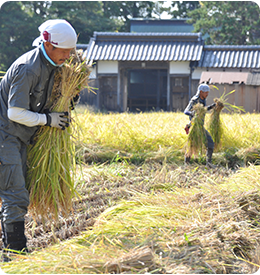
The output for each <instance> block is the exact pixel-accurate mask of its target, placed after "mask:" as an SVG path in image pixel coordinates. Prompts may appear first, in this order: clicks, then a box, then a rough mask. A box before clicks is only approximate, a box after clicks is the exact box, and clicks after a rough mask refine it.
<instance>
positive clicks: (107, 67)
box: [97, 61, 118, 74]
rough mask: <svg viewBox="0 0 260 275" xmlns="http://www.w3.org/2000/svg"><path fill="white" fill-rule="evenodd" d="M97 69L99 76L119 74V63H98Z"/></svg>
mask: <svg viewBox="0 0 260 275" xmlns="http://www.w3.org/2000/svg"><path fill="white" fill-rule="evenodd" d="M97 68H98V73H99V74H117V73H118V61H98V63H97Z"/></svg>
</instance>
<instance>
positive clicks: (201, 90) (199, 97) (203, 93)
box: [184, 84, 216, 168]
mask: <svg viewBox="0 0 260 275" xmlns="http://www.w3.org/2000/svg"><path fill="white" fill-rule="evenodd" d="M209 91H210V88H209V86H208V85H207V84H200V85H199V87H198V90H197V93H196V95H195V96H193V97H192V98H191V100H190V102H189V104H188V106H187V107H186V109H185V110H184V114H185V115H188V116H189V118H190V121H191V120H192V118H193V116H194V115H195V113H194V111H193V106H195V105H196V104H197V103H200V104H202V105H203V106H206V98H207V97H208V94H209ZM215 105H216V103H213V104H211V105H209V106H207V107H206V108H207V110H208V111H209V110H211V109H212V108H214V107H215ZM203 123H204V121H203ZM190 126H191V124H190V123H189V124H187V125H186V127H185V131H186V133H187V134H188V133H189V129H190ZM204 130H205V133H206V137H207V155H206V162H207V166H208V167H210V168H214V167H215V166H214V165H213V164H212V163H211V161H212V154H213V151H214V142H213V139H212V137H211V135H210V133H209V132H208V131H207V130H206V129H204ZM190 159H191V156H190V155H188V154H187V153H186V154H185V163H186V164H189V163H190Z"/></svg>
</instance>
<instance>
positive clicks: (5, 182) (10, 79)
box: [0, 19, 77, 261]
mask: <svg viewBox="0 0 260 275" xmlns="http://www.w3.org/2000/svg"><path fill="white" fill-rule="evenodd" d="M38 29H39V31H40V36H39V37H38V38H36V39H35V40H34V42H33V46H36V48H35V49H33V50H31V51H29V52H27V53H25V54H23V55H22V56H21V57H19V58H18V59H17V60H16V61H14V63H13V64H12V65H11V66H10V68H9V69H8V71H7V72H6V74H5V76H4V77H3V79H2V80H1V82H0V197H1V199H2V209H1V212H0V219H1V228H2V241H3V254H2V261H10V253H18V252H19V253H20V252H22V251H25V252H27V251H28V249H27V244H26V243H27V239H26V236H25V233H24V232H25V224H24V217H25V214H26V213H27V208H28V205H29V194H28V191H27V189H26V187H25V178H26V158H27V156H26V146H27V145H28V144H30V143H32V142H33V137H34V135H35V133H36V131H37V129H38V128H39V127H40V126H44V125H45V126H48V127H56V128H59V129H62V130H64V129H65V128H66V127H68V126H69V122H70V119H69V117H68V113H67V112H64V113H55V112H53V113H50V112H49V111H46V110H45V106H46V103H47V101H48V99H49V97H50V95H51V92H52V87H53V83H54V73H55V71H56V70H57V68H59V67H60V66H62V64H63V63H64V62H65V61H66V60H67V59H68V58H69V57H70V52H71V51H72V50H74V51H75V48H76V42H77V35H76V32H75V30H74V28H73V27H72V26H71V25H70V24H69V23H68V22H67V21H66V20H63V19H54V20H48V21H46V22H44V23H43V24H42V25H40V26H39V28H38Z"/></svg>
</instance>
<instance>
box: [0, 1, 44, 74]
mask: <svg viewBox="0 0 260 275" xmlns="http://www.w3.org/2000/svg"><path fill="white" fill-rule="evenodd" d="M36 26H37V27H38V25H37V22H36V25H35V21H34V20H33V18H32V17H31V16H30V14H28V13H27V12H26V11H25V10H24V9H23V5H22V4H21V2H6V3H4V4H3V5H2V7H1V10H0V28H1V32H0V48H1V52H0V70H3V71H6V70H7V68H8V67H9V66H10V65H11V63H12V62H13V61H14V60H15V59H16V58H17V57H18V56H20V55H21V54H22V53H24V52H26V51H28V50H30V49H31V48H32V42H33V40H34V39H35V38H36V37H37V36H39V32H38V30H37V27H36Z"/></svg>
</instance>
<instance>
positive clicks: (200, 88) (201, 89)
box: [198, 84, 210, 92]
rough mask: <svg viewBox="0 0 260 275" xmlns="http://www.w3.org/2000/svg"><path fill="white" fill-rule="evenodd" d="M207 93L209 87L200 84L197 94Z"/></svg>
mask: <svg viewBox="0 0 260 275" xmlns="http://www.w3.org/2000/svg"><path fill="white" fill-rule="evenodd" d="M200 91H202V92H209V91H210V88H209V85H207V84H200V85H199V87H198V92H200Z"/></svg>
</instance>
